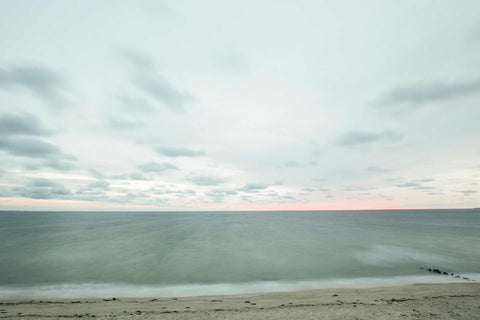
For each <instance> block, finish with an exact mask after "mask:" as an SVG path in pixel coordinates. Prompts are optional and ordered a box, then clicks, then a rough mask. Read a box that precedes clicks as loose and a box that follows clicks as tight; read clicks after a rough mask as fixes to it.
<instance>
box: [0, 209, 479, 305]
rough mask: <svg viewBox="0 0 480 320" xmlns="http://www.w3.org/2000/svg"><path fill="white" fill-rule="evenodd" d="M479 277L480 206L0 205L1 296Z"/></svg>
mask: <svg viewBox="0 0 480 320" xmlns="http://www.w3.org/2000/svg"><path fill="white" fill-rule="evenodd" d="M421 267H424V268H426V269H428V268H432V269H433V268H436V269H439V270H441V271H442V272H443V271H445V272H448V273H449V274H450V273H454V274H458V275H460V276H462V277H468V278H470V279H475V280H478V281H480V210H392V211H311V212H307V211H297V212H295V211H292V212H158V213H155V212H148V213H145V212H18V211H17V212H0V298H19V297H43V296H45V297H65V298H71V297H97V296H110V297H115V296H188V295H201V294H234V293H246V292H266V291H288V290H298V289H313V288H326V287H369V286H379V285H391V284H400V283H411V282H449V281H466V280H463V279H458V278H454V277H453V276H451V275H448V276H447V275H443V274H442V275H439V274H435V273H432V272H428V270H425V269H421Z"/></svg>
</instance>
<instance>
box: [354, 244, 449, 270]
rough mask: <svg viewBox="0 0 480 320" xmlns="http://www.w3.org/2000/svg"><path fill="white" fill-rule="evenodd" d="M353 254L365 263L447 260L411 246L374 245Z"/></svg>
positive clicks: (374, 264) (385, 264) (380, 264)
mask: <svg viewBox="0 0 480 320" xmlns="http://www.w3.org/2000/svg"><path fill="white" fill-rule="evenodd" d="M353 256H354V257H355V258H356V259H357V260H358V261H359V262H360V263H363V264H365V265H371V266H393V265H396V264H402V263H412V262H416V263H420V264H422V263H423V264H430V265H431V264H432V263H433V264H438V263H446V262H447V260H446V259H445V258H444V257H442V256H439V255H435V254H430V253H426V252H421V251H418V250H415V249H411V248H405V247H398V246H386V245H374V246H371V247H370V248H369V249H368V250H363V251H358V252H354V253H353Z"/></svg>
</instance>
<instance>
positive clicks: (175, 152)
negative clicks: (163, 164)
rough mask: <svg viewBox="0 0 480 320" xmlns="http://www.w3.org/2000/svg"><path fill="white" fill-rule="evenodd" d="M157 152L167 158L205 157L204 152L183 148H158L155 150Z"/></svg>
mask: <svg viewBox="0 0 480 320" xmlns="http://www.w3.org/2000/svg"><path fill="white" fill-rule="evenodd" d="M155 151H157V152H158V153H159V154H161V155H164V156H167V157H198V156H203V155H205V153H204V152H202V151H196V150H191V149H187V148H181V147H157V148H155Z"/></svg>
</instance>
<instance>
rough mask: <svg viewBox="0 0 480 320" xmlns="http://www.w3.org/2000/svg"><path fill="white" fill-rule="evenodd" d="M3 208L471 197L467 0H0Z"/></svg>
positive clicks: (476, 78)
mask: <svg viewBox="0 0 480 320" xmlns="http://www.w3.org/2000/svg"><path fill="white" fill-rule="evenodd" d="M0 48H1V50H0V210H165V211H170V210H341V209H392V208H397V209H402V208H470V207H479V206H480V73H479V71H480V2H479V1H478V0H471V1H468V0H462V1H446V0H444V1H426V0H425V1H424V0H415V1H413V0H410V1H383V0H377V1H371V0H365V1H353V0H351V1H344V0H335V1H333V0H331V1H307V0H298V1H283V0H275V1H265V0H256V1H249V0H244V1H220V0H216V1H213V0H205V1H182V0H177V1H160V0H159V1H145V0H140V1H138V0H137V1H88V0H87V1H23V0H3V1H1V3H0Z"/></svg>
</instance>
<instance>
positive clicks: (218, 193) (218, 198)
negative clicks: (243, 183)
mask: <svg viewBox="0 0 480 320" xmlns="http://www.w3.org/2000/svg"><path fill="white" fill-rule="evenodd" d="M236 194H238V192H237V191H235V190H231V189H212V190H210V191H209V192H205V195H207V196H209V197H211V198H212V199H213V201H215V202H222V201H223V199H224V198H225V197H227V196H234V195H236Z"/></svg>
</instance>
